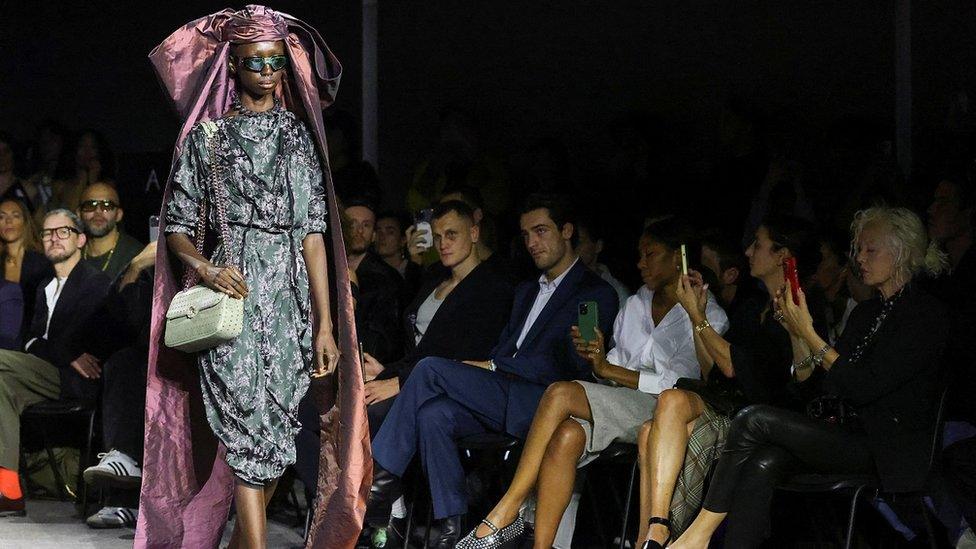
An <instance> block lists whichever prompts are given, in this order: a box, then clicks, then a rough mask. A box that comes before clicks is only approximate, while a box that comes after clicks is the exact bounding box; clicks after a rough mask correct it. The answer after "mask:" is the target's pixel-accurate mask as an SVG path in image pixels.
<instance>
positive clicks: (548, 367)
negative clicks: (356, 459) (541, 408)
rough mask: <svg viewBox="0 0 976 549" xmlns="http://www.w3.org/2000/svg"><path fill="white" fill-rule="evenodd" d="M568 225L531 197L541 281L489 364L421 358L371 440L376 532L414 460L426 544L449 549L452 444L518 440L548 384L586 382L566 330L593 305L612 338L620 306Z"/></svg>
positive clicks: (461, 497)
mask: <svg viewBox="0 0 976 549" xmlns="http://www.w3.org/2000/svg"><path fill="white" fill-rule="evenodd" d="M574 221H575V218H574V216H573V214H572V209H571V206H570V203H569V200H568V199H567V198H566V197H564V196H558V195H533V196H531V197H529V199H528V201H527V202H526V204H525V206H524V207H523V208H522V214H521V218H520V226H521V229H522V238H523V240H524V242H525V247H526V248H527V249H528V252H529V254H530V255H531V256H532V260H533V262H534V263H535V265H536V267H538V268H539V270H541V271H542V276H541V277H540V278H539V279H538V280H533V281H528V282H525V283H523V284H522V285H520V286H519V287H518V289H516V291H515V300H514V306H513V308H512V315H511V318H510V319H509V322H508V325H507V326H506V327H505V329H504V330H503V331H502V334H501V337H500V338H499V342H498V345H497V346H496V347H495V349H494V351H493V352H492V354H491V356H492V358H491V359H490V360H487V361H474V360H468V361H463V362H458V361H454V360H448V359H444V358H426V359H424V360H421V361H420V362H419V363H418V364H417V366H416V367H415V368H414V370H413V373H412V374H411V375H410V378H409V379H408V380H407V382H406V383H405V384H404V386H403V388H402V390H401V391H400V395H399V397H398V398H397V401H396V403H395V404H394V405H393V408H392V409H391V410H390V413H389V415H388V416H387V418H386V421H384V423H383V426H382V428H381V429H380V431H379V433H377V435H376V438H375V440H374V441H373V458H374V460H375V462H376V467H375V470H374V474H373V487H372V490H371V492H370V503H369V510H368V512H367V518H368V520H369V521H370V522H371V524H373V525H374V526H381V525H385V520H386V518H387V517H388V516H389V514H388V511H389V508H390V504H391V503H392V502H393V500H394V499H396V497H398V496H399V493H400V489H399V479H400V477H402V476H403V474H404V472H405V471H406V469H407V466H408V465H409V464H410V462H411V460H412V459H413V458H414V456H415V454H417V453H418V452H419V453H420V459H421V461H422V463H423V466H424V470H425V471H426V473H427V477H428V479H429V483H430V491H431V497H432V498H433V502H434V517H435V519H436V522H437V523H438V525H437V526H438V527H439V528H438V530H439V537H438V539H437V540H436V542H435V543H433V545H432V546H433V547H454V544H455V543H456V542H457V541H458V539H459V537H460V534H461V527H462V525H461V519H462V516H463V515H464V513H465V512H466V511H467V497H466V493H465V492H466V488H465V480H464V471H463V469H462V467H461V460H460V456H459V452H458V448H457V444H456V441H457V440H458V439H460V438H463V437H466V436H470V435H474V434H479V433H485V432H504V433H508V434H510V435H512V436H515V437H518V438H524V437H525V435H526V433H528V430H529V426H530V424H531V423H532V417H533V416H534V415H535V410H536V407H537V406H538V404H539V400H540V399H541V398H542V394H543V392H544V391H545V390H546V387H548V386H549V384H550V383H553V382H556V381H566V380H572V379H587V378H589V377H590V376H591V370H590V367H589V365H588V364H587V363H586V362H584V361H583V360H582V359H581V358H580V357H579V355H577V353H576V352H575V350H574V349H573V344H572V340H571V338H570V335H569V334H570V327H571V326H573V325H574V324H576V323H577V318H578V317H577V314H578V313H577V310H578V306H579V304H580V303H582V302H584V301H594V302H596V303H597V306H598V310H599V326H600V329H601V330H603V333H612V327H613V319H614V317H615V316H616V314H617V306H618V299H617V294H616V292H614V290H613V288H612V287H611V286H610V285H609V284H607V283H606V282H605V281H603V279H601V278H600V277H599V275H597V274H595V273H593V272H591V271H589V270H587V269H586V267H585V266H584V265H583V263H582V262H580V261H579V257H578V256H577V254H576V251H575V247H576V243H577V239H578V237H577V234H576V230H575V223H574ZM378 523H379V524H378Z"/></svg>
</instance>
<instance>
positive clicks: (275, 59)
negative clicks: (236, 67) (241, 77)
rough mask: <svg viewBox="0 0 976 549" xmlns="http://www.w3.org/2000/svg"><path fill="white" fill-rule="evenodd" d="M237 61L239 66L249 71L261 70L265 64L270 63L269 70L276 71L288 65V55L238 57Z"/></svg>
mask: <svg viewBox="0 0 976 549" xmlns="http://www.w3.org/2000/svg"><path fill="white" fill-rule="evenodd" d="M237 62H238V63H240V64H241V67H243V68H244V69H247V70H249V71H251V72H261V71H263V70H264V66H265V65H271V70H273V71H275V72H278V71H280V70H281V69H283V68H285V67H287V66H288V57H287V56H285V55H272V56H271V57H238V58H237Z"/></svg>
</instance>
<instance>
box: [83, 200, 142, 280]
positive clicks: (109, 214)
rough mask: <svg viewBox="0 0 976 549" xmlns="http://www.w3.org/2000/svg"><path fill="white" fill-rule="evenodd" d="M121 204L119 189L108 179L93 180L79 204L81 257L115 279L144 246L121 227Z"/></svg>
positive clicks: (111, 278) (110, 278)
mask: <svg viewBox="0 0 976 549" xmlns="http://www.w3.org/2000/svg"><path fill="white" fill-rule="evenodd" d="M123 213H124V212H123V211H122V205H121V204H120V203H119V193H118V191H116V190H115V187H113V186H111V185H109V184H108V183H92V184H91V185H89V186H88V187H86V188H85V191H84V193H82V195H81V201H80V202H79V204H78V217H79V218H81V222H82V225H83V227H84V231H85V236H87V240H86V242H85V246H84V247H83V248H82V250H81V256H82V259H84V260H85V261H86V262H87V263H89V264H91V265H92V266H93V267H95V268H97V269H98V270H100V271H102V272H104V273H105V274H106V275H108V278H109V280H115V279H116V278H117V277H118V276H119V275H120V274H122V273H123V272H125V269H126V267H128V265H129V262H131V261H132V259H133V258H134V257H136V255H138V254H139V252H140V251H142V249H143V244H142V243H141V242H139V241H138V240H136V239H135V238H132V237H131V236H129V235H128V234H126V233H125V232H123V231H122V230H121V227H120V226H119V223H121V222H122V216H123Z"/></svg>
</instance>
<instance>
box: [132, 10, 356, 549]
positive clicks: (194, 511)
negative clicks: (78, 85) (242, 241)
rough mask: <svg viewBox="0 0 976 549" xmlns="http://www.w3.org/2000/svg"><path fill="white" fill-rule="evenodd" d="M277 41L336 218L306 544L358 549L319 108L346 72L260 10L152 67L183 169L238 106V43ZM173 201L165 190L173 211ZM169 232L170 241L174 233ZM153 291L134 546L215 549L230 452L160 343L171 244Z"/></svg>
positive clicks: (201, 35) (234, 15) (172, 288)
mask: <svg viewBox="0 0 976 549" xmlns="http://www.w3.org/2000/svg"><path fill="white" fill-rule="evenodd" d="M277 40H282V41H284V43H285V47H286V51H287V53H288V57H289V60H290V67H289V75H288V78H286V79H285V80H284V81H283V84H282V86H281V88H279V90H278V93H279V98H280V99H281V101H282V104H283V106H284V107H285V108H287V109H289V110H291V111H292V112H295V113H296V114H297V115H298V117H299V118H301V119H302V120H303V121H304V122H305V123H306V124H307V125H308V128H309V131H310V132H311V133H312V135H313V136H314V139H315V142H316V145H317V148H318V152H319V156H320V159H321V161H322V165H323V172H324V177H325V186H326V193H327V195H328V196H327V202H328V207H329V217H330V219H331V220H333V221H332V223H330V231H329V233H330V234H329V236H327V238H328V239H329V241H330V244H331V245H330V246H329V248H330V252H329V254H328V255H329V259H330V265H329V266H328V268H329V273H330V279H331V281H332V282H333V288H332V292H331V304H332V306H333V311H334V313H333V314H334V315H335V316H334V318H335V322H334V325H335V326H336V327H337V331H338V335H337V339H336V343H337V344H338V345H339V349H340V351H341V353H342V358H341V360H340V364H339V366H338V369H337V372H336V374H335V375H334V376H330V377H329V378H325V380H324V381H314V380H313V383H312V386H311V388H310V389H309V390H310V391H313V396H314V397H315V400H316V403H317V404H318V406H319V410H320V414H321V415H320V420H321V429H322V430H321V440H322V449H321V455H320V463H321V465H320V469H319V482H318V487H317V488H318V490H317V494H318V498H317V501H318V504H317V506H316V508H315V514H314V517H313V522H312V530H311V534H310V536H309V540H308V546H309V547H330V548H333V547H350V548H351V547H353V546H354V545H355V542H356V539H357V537H358V534H359V531H360V529H361V527H362V520H363V513H364V511H365V507H366V496H367V494H368V491H369V485H370V482H371V474H372V459H371V458H370V449H369V431H368V427H367V420H366V414H365V405H364V400H363V379H362V370H361V368H360V365H359V357H358V351H357V343H356V334H355V324H354V315H353V304H352V297H351V295H350V293H349V287H350V286H349V273H348V269H347V264H346V254H345V249H344V247H343V243H342V234H341V231H340V223H338V221H337V220H338V219H339V211H338V208H337V205H336V201H335V193H334V191H333V185H332V177H331V174H330V173H329V169H328V154H327V148H326V142H325V128H324V126H323V123H322V109H323V108H325V107H327V106H329V105H331V104H332V102H333V101H334V99H335V94H336V89H337V88H338V86H339V77H340V75H341V72H342V67H341V65H340V64H339V60H338V59H336V57H335V56H334V55H333V54H332V52H331V51H329V48H328V46H327V45H326V44H325V41H324V40H322V37H321V36H320V35H319V33H318V32H317V31H316V30H315V29H313V28H312V27H310V26H309V25H308V24H306V23H304V22H303V21H300V20H298V19H295V18H294V17H291V16H290V15H287V14H283V13H280V12H276V11H274V10H271V9H268V8H266V7H264V6H256V5H249V6H247V7H246V8H245V9H243V10H241V11H237V12H235V11H232V10H229V9H225V10H222V11H219V12H217V13H214V14H212V15H208V16H206V17H202V18H200V19H197V20H195V21H191V22H189V23H187V24H186V25H184V26H183V27H181V28H179V29H177V30H176V32H174V33H173V34H171V35H170V36H169V37H167V38H166V40H164V41H163V42H162V43H161V44H160V45H159V46H157V47H156V48H155V49H153V51H152V52H151V53H150V54H149V59H150V62H152V64H153V67H154V68H155V69H156V74H157V75H158V76H159V80H160V82H161V83H162V85H163V88H164V89H165V91H166V93H167V95H168V96H169V97H170V99H172V101H173V105H174V107H175V108H176V111H177V112H178V114H179V115H180V117H181V118H182V119H183V121H184V122H183V125H182V127H181V128H180V133H179V138H178V140H177V143H176V150H175V153H174V157H173V158H174V161H175V159H176V158H178V157H179V154H180V151H181V149H182V148H183V144H184V142H185V140H186V136H187V134H188V133H189V132H190V130H191V129H192V128H193V126H194V125H195V124H196V123H198V122H200V121H202V120H209V119H215V118H219V117H221V116H223V115H224V113H225V112H227V111H228V110H229V108H230V105H231V102H232V97H233V96H234V94H235V88H236V83H235V81H234V80H233V78H231V76H230V74H229V70H228V60H229V56H230V50H231V47H232V45H235V44H246V43H252V42H263V41H277ZM169 196H170V185H169V184H167V186H166V189H165V190H164V192H163V204H164V205H165V204H166V203H167V202H168V201H169ZM160 217H161V219H164V218H163V216H162V215H161V216H160ZM160 231H161V233H162V234H165V227H164V226H163V227H160ZM155 282H156V292H155V294H154V295H153V315H152V331H151V336H150V348H149V372H148V383H147V388H146V437H145V454H144V459H143V482H142V494H141V500H140V507H139V522H138V529H137V531H136V538H135V547H137V548H170V547H172V548H176V547H192V548H196V547H216V546H217V544H218V542H219V540H220V536H221V533H222V532H223V527H224V525H225V524H226V520H227V514H228V511H229V509H230V502H231V499H232V489H233V475H232V473H231V471H230V469H229V468H228V467H227V465H226V463H224V461H223V459H222V456H223V448H222V447H220V445H219V444H217V442H216V440H215V439H214V437H213V435H212V433H210V431H209V428H208V427H207V425H206V421H205V420H204V419H203V418H202V414H201V411H200V396H199V392H200V385H199V376H198V374H197V373H196V365H195V363H194V362H195V361H194V360H193V357H192V356H190V355H186V354H183V353H179V352H176V351H174V350H172V349H168V348H166V347H165V346H164V345H162V336H163V329H164V327H165V314H166V309H167V307H168V306H169V302H170V301H171V300H172V297H173V294H174V293H175V292H176V290H177V281H176V279H175V277H174V274H173V270H172V267H171V265H170V261H169V257H168V253H167V250H166V247H165V246H160V247H159V249H158V250H157V255H156V281H155ZM340 425H341V430H340ZM326 524H327V525H328V528H326V527H325V525H326Z"/></svg>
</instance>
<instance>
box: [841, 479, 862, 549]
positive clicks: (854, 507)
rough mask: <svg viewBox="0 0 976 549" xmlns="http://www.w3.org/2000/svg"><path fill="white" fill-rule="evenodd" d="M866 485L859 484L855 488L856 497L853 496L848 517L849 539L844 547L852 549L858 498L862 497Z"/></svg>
mask: <svg viewBox="0 0 976 549" xmlns="http://www.w3.org/2000/svg"><path fill="white" fill-rule="evenodd" d="M864 488H865V487H864V486H858V487H857V489H856V490H854V497H852V498H851V512H850V515H848V518H847V539H846V540H845V541H844V549H851V547H852V545H853V543H854V519H855V517H856V516H857V500H858V499H859V498H860V497H861V492H862V491H863V490H864Z"/></svg>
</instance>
